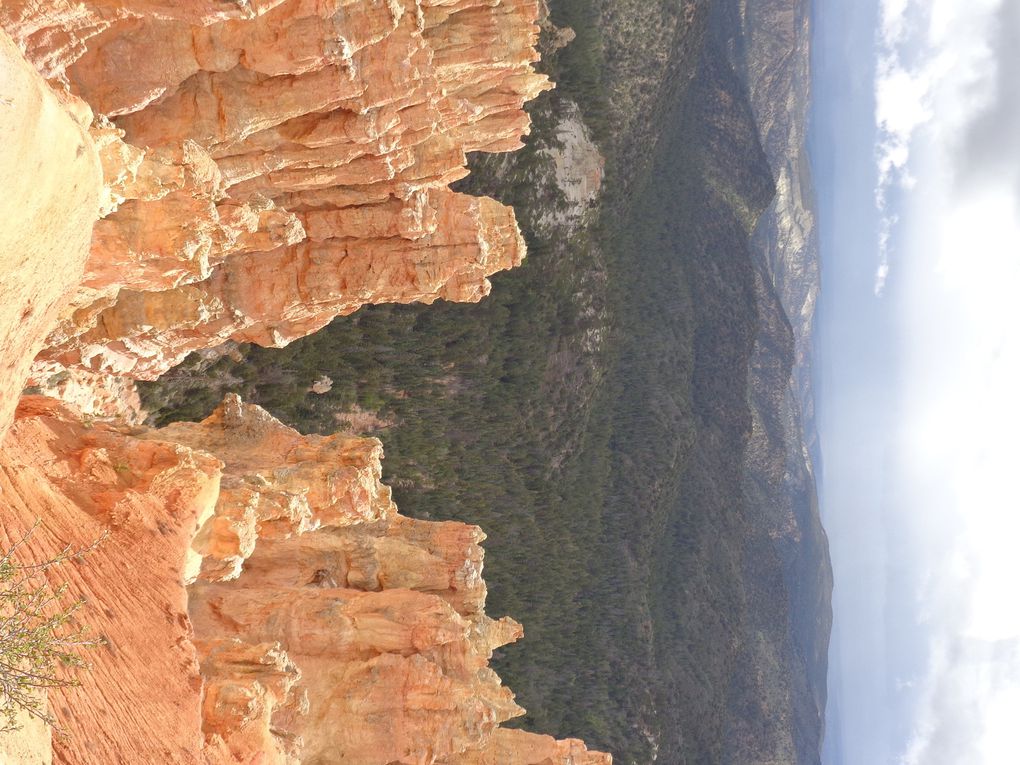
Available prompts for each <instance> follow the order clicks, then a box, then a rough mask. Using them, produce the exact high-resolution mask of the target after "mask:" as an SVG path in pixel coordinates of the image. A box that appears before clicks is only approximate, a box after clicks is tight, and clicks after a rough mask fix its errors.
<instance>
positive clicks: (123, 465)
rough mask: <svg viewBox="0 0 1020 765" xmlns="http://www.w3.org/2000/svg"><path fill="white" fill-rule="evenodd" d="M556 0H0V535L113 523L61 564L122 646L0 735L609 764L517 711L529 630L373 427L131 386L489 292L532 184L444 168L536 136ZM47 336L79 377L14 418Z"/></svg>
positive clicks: (151, 749)
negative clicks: (192, 405) (407, 305)
mask: <svg viewBox="0 0 1020 765" xmlns="http://www.w3.org/2000/svg"><path fill="white" fill-rule="evenodd" d="M538 8H539V4H538V0H245V1H244V2H238V1H237V0H184V1H183V2H169V1H166V0H162V1H161V0H87V1H86V2H81V1H80V0H74V1H73V2H72V1H71V0H43V1H42V2H39V0H4V2H3V4H2V5H0V28H2V30H3V31H0V77H2V78H3V84H4V88H3V94H4V95H3V96H2V97H0V128H2V129H3V134H4V137H5V141H4V144H3V146H2V148H0V180H3V181H4V184H5V187H6V188H8V189H11V190H12V191H11V192H10V193H8V194H7V195H6V196H5V199H4V201H3V202H2V203H0V204H4V205H7V206H8V207H10V215H9V216H8V217H9V218H11V219H12V220H13V221H14V224H13V225H11V226H8V227H6V228H5V229H4V231H3V232H2V233H0V265H2V266H3V270H4V280H3V282H2V283H0V298H3V300H0V339H2V341H3V359H2V361H0V363H2V364H3V366H2V367H0V394H3V400H4V401H5V402H10V405H9V409H10V410H11V411H8V410H0V436H3V435H4V431H5V430H7V429H8V424H9V421H10V420H11V419H12V418H13V420H14V421H13V424H12V425H10V428H9V431H8V432H7V433H6V436H5V437H4V440H3V441H2V443H0V545H3V546H4V548H5V549H6V548H7V547H10V546H11V545H12V544H13V543H15V542H16V541H17V540H20V539H22V538H24V537H25V536H26V534H29V531H30V530H31V529H33V527H34V526H35V524H36V522H37V519H38V522H39V526H38V528H35V530H34V531H32V533H31V535H30V538H29V540H28V543H27V544H26V545H25V547H24V548H23V550H22V552H23V553H24V555H25V556H27V557H29V558H30V559H32V560H45V559H47V558H52V557H54V556H55V555H57V554H59V553H60V552H61V551H63V550H65V549H66V548H67V547H68V546H70V548H71V549H84V548H89V547H90V546H92V545H93V543H95V542H96V541H97V540H100V542H99V544H98V545H97V546H96V549H94V550H92V551H91V552H90V553H89V554H88V555H86V556H84V557H83V558H82V559H77V558H75V559H71V560H68V561H67V562H66V564H65V565H62V566H60V567H57V568H56V569H51V570H49V571H48V572H47V574H46V575H47V576H52V577H54V579H55V583H56V582H57V581H61V582H63V581H67V582H68V584H69V588H70V591H71V592H72V593H74V594H76V595H80V596H83V597H85V598H86V599H87V600H88V601H89V606H88V607H87V608H86V610H85V611H84V612H83V613H84V614H85V618H86V619H87V621H88V623H89V624H90V625H91V626H92V628H93V631H94V632H95V633H97V634H98V635H99V636H101V637H102V638H103V639H104V641H105V643H104V645H103V646H102V647H100V648H97V649H95V650H94V651H93V652H92V653H91V655H90V656H89V658H90V659H91V661H92V665H93V666H92V669H91V671H89V672H88V673H87V674H86V676H85V677H84V678H83V679H84V682H85V687H84V688H83V689H82V690H74V689H54V690H52V691H51V693H50V697H49V705H50V709H51V711H52V713H53V714H54V716H55V718H56V720H57V722H58V723H59V724H60V725H61V727H62V728H63V729H64V732H65V733H66V735H65V736H61V737H57V738H55V739H54V741H53V742H52V753H50V752H47V751H36V750H33V749H32V746H33V745H32V743H31V742H32V741H39V742H40V743H39V744H38V746H39V747H42V748H43V749H45V748H46V747H47V746H49V743H48V739H47V738H46V737H45V736H40V737H38V739H36V738H31V737H30V738H26V739H22V740H19V741H18V742H17V747H14V745H13V744H12V746H11V747H8V748H7V750H6V751H5V756H7V757H8V760H10V761H11V762H22V763H29V762H33V763H34V762H47V761H49V759H50V754H52V760H53V761H55V762H60V763H69V764H77V763H81V764H87V765H93V764H94V765H109V764H110V763H143V762H144V763H151V762H158V763H180V764H181V765H200V764H201V765H221V764H222V765H241V764H242V763H243V764H244V765H255V764H256V763H257V764H258V765H274V764H279V765H284V764H287V765H290V764H292V763H316V764H322V763H333V762H351V763H359V764H361V765H373V764H375V763H378V765H392V764H393V763H407V765H412V764H413V765H424V764H426V763H444V764H446V765H453V764H454V763H464V764H465V765H467V764H471V763H479V764H481V763H501V764H506V765H513V764H514V763H522V764H523V765H556V764H557V763H564V765H566V764H567V763H573V764H574V765H577V764H578V763H581V764H585V765H588V764H595V763H598V764H599V765H601V764H603V763H607V762H608V761H609V758H608V756H607V755H600V754H596V753H589V752H587V750H586V749H585V748H584V745H583V744H582V743H581V742H578V741H565V742H557V741H554V740H553V739H551V738H549V737H545V736H536V735H533V734H527V733H522V732H519V731H508V730H503V729H501V728H500V727H499V725H500V723H502V722H503V721H505V720H507V719H509V718H511V717H513V716H515V715H518V714H520V713H521V712H522V710H521V709H520V708H519V707H518V706H517V705H516V704H515V703H514V701H513V695H512V693H511V692H510V691H509V690H507V689H505V688H503V687H502V685H501V684H500V681H499V678H498V677H496V675H495V674H494V673H493V672H492V671H491V670H490V669H489V668H488V662H489V659H490V658H491V656H492V652H493V650H494V649H496V648H497V647H499V646H502V645H505V644H506V643H508V642H512V641H514V640H517V639H518V638H520V637H521V635H522V631H521V628H520V625H518V624H517V623H515V622H513V621H512V620H511V619H508V618H504V619H501V620H498V621H497V620H493V619H490V618H489V617H488V616H486V615H485V612H484V605H485V596H486V590H485V583H484V581H483V580H482V577H481V572H482V555H483V554H482V549H481V547H480V546H479V544H480V542H481V541H482V539H483V538H484V535H483V534H482V532H481V531H480V530H479V529H477V528H475V527H473V526H466V525H464V524H459V523H435V522H424V521H415V520H411V519H407V518H402V517H400V516H399V515H397V513H396V508H395V507H394V505H393V502H392V500H391V497H390V491H389V489H388V488H387V487H385V486H383V485H382V484H381V483H380V476H381V468H380V462H379V461H380V459H381V457H382V446H381V444H380V443H379V442H378V441H376V440H373V439H362V438H348V437H341V436H332V437H322V436H302V435H300V434H299V433H297V432H296V431H294V430H292V429H291V428H288V427H286V426H284V425H282V424H281V423H280V422H278V421H276V420H275V419H273V418H272V417H271V416H269V415H268V414H267V413H266V412H265V411H263V410H261V409H259V408H258V407H252V406H245V405H243V404H242V403H241V402H240V400H238V399H237V398H236V397H231V398H228V399H227V400H226V401H225V402H224V404H223V406H221V407H220V409H218V410H217V411H216V412H215V413H214V414H213V415H212V416H211V417H209V418H208V419H206V420H205V421H203V422H201V423H187V424H176V425H173V426H170V427H168V428H164V429H162V430H151V429H148V428H145V427H138V426H137V425H136V423H137V422H138V421H139V420H140V417H139V404H138V400H137V396H136V395H134V391H133V388H132V384H133V383H132V381H133V380H135V379H146V378H153V377H156V376H158V375H159V374H160V373H161V372H163V371H165V370H167V369H168V368H170V367H171V366H173V365H174V364H176V363H177V362H179V361H180V360H181V359H182V358H183V357H184V355H186V354H187V353H189V352H191V351H193V350H204V349H209V348H213V347H216V346H219V345H221V344H223V343H225V342H227V341H251V342H256V343H261V344H263V345H282V344H285V343H287V342H289V341H290V340H292V339H294V338H296V337H300V336H302V335H304V334H307V333H309V332H312V331H315V330H316V329H318V328H320V327H321V326H323V325H324V324H325V323H327V322H328V321H330V320H331V319H332V318H333V317H334V316H336V315H337V314H340V313H348V312H351V311H354V310H356V309H357V308H358V307H359V306H361V305H364V304H366V303H376V302H408V301H423V302H431V301H433V300H436V299H439V298H443V299H450V300H478V299H480V298H481V297H482V296H484V295H485V294H486V293H487V292H488V289H489V283H488V281H487V277H488V276H489V275H490V274H492V273H493V272H495V271H499V270H501V269H505V268H509V267H511V266H514V265H517V264H518V263H519V262H520V261H521V258H523V257H524V245H523V241H522V238H521V236H520V233H519V231H518V229H517V225H516V221H515V219H514V215H513V211H512V210H510V209H509V208H506V207H503V206H502V205H499V204H498V203H496V202H494V201H492V200H491V199H480V198H474V197H469V196H465V195H461V194H456V193H454V192H452V191H450V190H449V188H448V184H449V183H450V182H451V181H453V180H456V179H458V178H460V177H462V176H463V175H464V174H465V172H466V170H465V169H464V165H465V153H466V152H469V151H488V152H496V151H507V150H510V149H513V148H515V147H516V146H518V145H519V142H520V140H521V137H522V136H523V135H524V134H525V133H526V132H527V129H528V117H527V115H526V114H525V112H524V111H523V109H522V106H523V104H524V102H525V101H526V100H528V99H530V98H533V97H535V96H536V95H537V94H538V93H539V92H541V91H542V90H543V89H545V88H547V87H549V84H548V82H547V81H546V79H545V78H544V77H543V76H540V75H537V74H535V72H534V71H533V70H532V66H531V65H532V62H533V61H534V60H535V59H536V58H537V54H536V53H535V49H534V44H535V41H536V38H537V33H538V27H537V25H536V24H535V21H536V18H537V15H538ZM6 35H10V38H11V40H13V42H11V41H10V40H9V39H8V37H7V36H6ZM19 49H20V51H19ZM33 67H34V68H33ZM47 82H48V84H47ZM8 86H9V87H8ZM8 93H10V96H8V95H7V94H8ZM8 100H9V101H10V103H8ZM7 106H9V107H11V109H12V111H10V112H8V111H6V110H4V109H3V108H2V107H7ZM8 139H10V140H8ZM32 162H35V163H36V164H37V165H38V166H37V167H36V169H35V171H34V172H35V176H34V178H33V182H32V183H29V182H27V180H26V179H25V177H24V174H25V171H26V168H27V167H29V166H31V164H32ZM5 209H6V208H5ZM37 354H38V355H37ZM33 357H35V360H34V366H33V367H32V370H31V373H30V377H29V379H30V381H31V382H32V383H33V385H34V386H35V387H36V388H37V389H38V390H40V391H43V392H45V393H47V394H49V396H57V397H59V398H60V399H62V402H60V401H57V400H56V399H55V398H52V397H46V396H41V395H33V396H24V397H23V398H22V399H21V402H20V405H19V407H18V409H17V412H16V413H14V412H13V402H15V401H16V400H17V397H16V395H14V392H16V391H17V390H19V389H20V388H21V386H22V384H23V382H24V380H25V379H26V375H28V374H29V366H30V365H31V364H33ZM76 407H80V408H82V409H84V410H87V411H88V412H91V413H95V414H99V415H101V416H103V417H104V418H105V419H106V420H108V421H106V422H101V423H96V422H94V421H93V420H92V419H91V418H90V417H82V416H80V415H79V414H78V412H77V411H76ZM26 747H28V748H27V749H26ZM8 760H5V762H7V761H8Z"/></svg>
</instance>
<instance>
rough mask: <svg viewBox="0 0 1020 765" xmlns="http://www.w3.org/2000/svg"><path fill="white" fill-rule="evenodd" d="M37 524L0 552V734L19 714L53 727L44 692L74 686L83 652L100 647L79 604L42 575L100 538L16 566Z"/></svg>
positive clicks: (83, 665)
mask: <svg viewBox="0 0 1020 765" xmlns="http://www.w3.org/2000/svg"><path fill="white" fill-rule="evenodd" d="M38 525H39V524H38V523H36V525H35V526H33V527H32V528H31V529H30V530H29V531H28V532H27V533H26V534H25V535H24V536H23V537H22V538H21V539H20V540H19V541H18V542H16V543H15V544H14V545H13V546H12V547H11V548H10V549H9V550H7V551H5V552H0V733H6V732H10V731H13V730H16V729H17V728H18V719H17V718H18V715H19V714H20V713H22V712H27V713H28V714H29V715H31V716H32V717H35V718H37V719H39V720H42V721H44V722H46V723H47V724H50V725H53V724H54V719H53V717H52V716H51V715H50V714H49V713H48V712H47V711H46V709H45V706H44V704H45V698H44V696H43V692H44V691H45V690H46V689H48V688H62V687H67V686H75V685H78V680H77V678H76V677H75V676H74V672H75V671H76V670H80V669H85V668H87V667H88V664H87V663H86V662H85V660H84V659H83V658H82V655H81V654H82V651H83V650H85V649H88V648H90V647H94V646H96V645H98V644H99V643H100V642H101V641H99V640H97V639H93V638H89V637H88V634H87V632H88V630H87V627H85V626H83V625H80V624H78V623H77V620H76V619H75V614H76V613H77V612H78V610H79V609H80V608H81V607H82V606H83V605H84V603H85V601H84V599H78V600H75V601H73V602H72V603H70V604H68V603H67V598H66V597H65V596H66V594H67V585H66V584H63V585H60V586H58V587H53V586H51V585H50V584H49V582H48V581H47V579H46V573H47V571H49V570H50V569H51V568H53V567H55V566H59V565H61V564H62V563H65V562H66V561H68V560H75V559H79V558H81V557H82V556H83V555H85V554H87V553H89V552H91V551H92V550H94V549H95V548H96V547H97V546H98V545H99V544H100V543H101V542H102V538H100V539H99V540H97V541H96V542H94V543H93V544H91V545H90V546H89V547H87V548H85V549H83V550H79V551H77V552H75V551H74V550H73V549H72V548H71V547H66V548H65V549H64V550H62V551H61V552H60V553H59V554H58V555H56V556H55V557H53V558H51V559H49V560H46V561H43V562H42V563H35V564H22V563H19V562H18V560H17V557H16V555H17V553H18V551H19V550H20V549H21V548H23V547H24V545H25V543H26V542H27V541H28V540H29V538H30V537H31V536H32V534H33V532H34V531H35V530H36V528H38Z"/></svg>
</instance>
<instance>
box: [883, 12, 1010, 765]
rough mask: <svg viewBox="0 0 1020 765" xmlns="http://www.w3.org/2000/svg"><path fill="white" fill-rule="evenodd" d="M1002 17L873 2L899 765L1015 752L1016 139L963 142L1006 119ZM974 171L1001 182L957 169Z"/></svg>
mask: <svg viewBox="0 0 1020 765" xmlns="http://www.w3.org/2000/svg"><path fill="white" fill-rule="evenodd" d="M1015 2H1016V0H1005V2H1003V0H932V1H931V2H923V1H922V0H884V2H883V5H882V9H883V15H882V24H881V29H880V30H879V35H878V36H879V42H880V53H879V65H878V68H877V71H876V82H875V98H876V115H875V117H876V126H877V128H878V144H877V147H876V152H875V157H876V163H877V171H878V173H877V174H878V178H879V186H878V188H877V189H876V192H875V198H876V202H877V205H878V207H879V212H880V219H881V223H880V225H881V229H880V242H879V244H880V252H879V261H878V264H877V265H876V271H875V290H876V293H878V294H882V292H883V291H885V293H886V294H890V295H892V294H895V295H896V297H897V300H898V301H899V302H898V305H900V306H902V310H901V315H900V319H901V326H900V329H901V337H902V340H901V349H900V351H901V352H900V361H901V363H902V369H901V370H900V372H901V375H902V379H903V398H904V401H905V404H904V406H903V411H902V412H901V413H900V426H901V428H902V432H903V434H904V435H903V438H902V450H903V458H904V460H905V462H906V465H907V469H906V471H905V472H906V474H907V475H905V476H904V480H905V482H906V484H907V488H906V490H905V494H906V496H907V497H908V499H907V502H906V504H907V507H906V508H905V510H903V511H904V512H906V513H907V514H908V516H909V517H910V519H911V520H910V523H911V525H912V528H913V532H914V534H915V535H916V538H917V539H918V540H920V544H921V546H922V552H921V553H920V555H919V562H920V565H921V566H922V567H923V570H922V571H920V572H919V574H918V577H919V582H921V584H920V586H919V590H918V602H917V603H916V604H914V608H915V609H916V616H917V618H918V619H920V620H922V621H923V622H924V625H923V626H924V628H925V631H926V634H927V635H928V644H927V651H928V657H929V661H928V665H927V668H926V670H925V671H924V672H923V673H922V675H921V676H920V677H917V678H909V679H908V681H916V684H917V688H918V689H920V693H919V696H918V698H919V703H918V706H917V707H916V709H915V710H914V714H913V730H912V731H911V732H910V734H909V736H908V738H907V740H905V741H904V742H903V743H902V744H901V748H900V751H901V753H902V754H901V760H900V761H901V762H902V763H904V765H942V764H943V763H944V764H945V765H950V764H952V765H972V764H973V765H1000V763H1001V764H1002V765H1007V764H1008V765H1012V764H1013V763H1015V762H1018V760H1017V756H1018V755H1017V753H1018V752H1020V725H1018V724H1017V720H1018V719H1020V599H1018V597H1017V587H1018V585H1020V499H1018V498H1020V490H1018V488H1017V485H1016V479H1015V478H1014V476H1016V475H1017V474H1018V473H1020V452H1018V449H1017V443H1018V441H1020V404H1018V402H1020V187H1018V185H1017V183H1016V182H1015V181H1016V178H1017V177H1018V168H1020V140H1016V139H1015V136H1014V135H1013V131H1011V130H988V131H985V132H984V133H982V134H981V135H982V136H983V137H984V140H983V143H982V144H981V145H980V146H978V147H976V148H975V147H974V146H973V145H971V144H972V143H973V142H972V141H971V142H970V143H968V141H970V138H971V137H972V135H973V134H974V129H975V128H974V126H975V124H978V123H979V122H980V119H981V118H982V115H985V114H987V113H991V114H994V115H998V114H1000V113H1006V112H1008V113H1009V114H1012V112H1009V109H1012V106H1011V105H1010V104H1011V102H1010V98H1011V95H1010V93H1009V92H1007V91H1008V88H1005V89H1004V84H1008V83H1006V78H1010V79H1012V78H1017V77H1020V71H1013V70H1012V69H1009V68H1007V66H1006V64H1005V63H1004V62H1007V61H1009V60H1011V58H1010V57H1016V55H1017V52H1016V51H1015V50H1011V49H1009V48H1010V46H1009V45H1008V44H1007V43H1006V41H1009V40H1011V39H1013V38H1011V37H1010V35H1009V34H1006V33H1005V32H1008V31H1009V29H1006V30H1005V32H1004V27H1007V28H1008V27H1009V25H1011V24H1018V25H1020V13H1017V12H1016V11H1017V7H1016V6H1013V7H1012V8H1010V7H1009V6H1007V5H1006V4H1005V3H1015ZM1013 31H1014V32H1017V33H1018V34H1020V28H1018V29H1017V30H1013ZM1015 102H1016V103H1020V98H1017V99H1015ZM1004 104H1006V106H1004ZM1007 107H1008V108H1007ZM1004 109H1005V110H1006V112H1004V111H1003V110H1004ZM988 157H992V158H994V159H993V160H992V161H991V162H992V165H994V166H996V167H998V166H1005V167H1006V168H1007V169H1008V172H1002V173H981V174H975V173H974V172H972V171H973V170H974V168H975V167H976V163H978V162H983V161H988V159H987V158H988ZM964 180H966V182H963V181H964Z"/></svg>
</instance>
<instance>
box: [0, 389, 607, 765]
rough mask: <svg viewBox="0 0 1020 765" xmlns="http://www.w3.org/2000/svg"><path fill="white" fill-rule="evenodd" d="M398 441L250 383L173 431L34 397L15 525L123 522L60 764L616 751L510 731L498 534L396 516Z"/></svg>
mask: <svg viewBox="0 0 1020 765" xmlns="http://www.w3.org/2000/svg"><path fill="white" fill-rule="evenodd" d="M214 455H215V456H214ZM380 457H381V447H380V444H379V442H378V441H376V440H374V439H364V438H339V437H336V436H334V437H328V438H327V437H322V436H301V435H299V434H298V433H297V432H296V431H294V430H292V429H290V428H288V427H286V426H284V425H282V424H281V423H280V422H278V421H277V420H274V419H273V418H272V417H270V416H269V415H268V414H267V413H266V412H265V411H264V410H262V409H260V408H258V407H254V406H245V405H243V404H241V402H240V401H239V400H237V399H236V398H235V397H231V398H228V399H227V400H226V401H225V402H224V404H223V406H221V407H220V408H219V409H218V410H217V411H216V412H215V413H214V414H213V415H212V416H210V417H209V418H208V419H206V420H205V421H203V422H202V423H197V424H195V423H191V424H178V425H173V426H170V427H168V428H165V429H162V430H155V431H154V430H148V429H145V428H115V427H112V426H109V425H105V424H97V425H94V426H88V425H83V424H81V423H80V422H78V421H77V420H76V418H75V416H74V415H73V413H72V412H71V411H70V410H68V409H67V408H66V407H64V406H63V405H61V404H59V403H57V402H55V401H53V400H52V399H47V398H43V397H28V398H25V399H24V400H23V402H22V405H21V407H20V408H19V411H18V419H17V421H16V422H15V425H14V426H13V427H12V429H11V432H10V433H9V435H8V439H7V441H6V443H5V448H4V450H3V451H2V452H0V490H2V494H0V497H2V498H3V502H4V514H3V524H2V530H3V533H4V534H5V535H6V537H7V539H8V540H13V539H17V538H19V536H20V535H21V534H23V533H24V532H25V531H26V530H27V529H29V528H30V527H31V526H32V524H33V522H34V518H35V517H36V516H39V517H42V518H44V525H43V527H42V528H41V529H39V530H38V531H37V532H36V533H35V535H33V537H32V539H31V551H32V554H33V556H34V557H35V556H38V557H40V558H42V557H45V556H51V555H53V554H55V553H56V552H58V551H60V550H62V549H63V548H64V547H65V546H66V545H67V544H68V543H70V544H72V545H73V546H74V547H75V548H79V549H80V548H84V547H87V546H89V545H90V544H91V543H92V542H93V541H94V540H95V539H98V538H100V537H101V536H102V535H103V534H104V532H105V533H108V537H107V538H106V539H104V540H103V541H102V542H101V544H100V545H99V546H98V548H97V549H96V550H95V551H94V552H92V553H90V554H89V555H87V556H86V557H85V558H84V559H83V560H82V561H80V562H79V561H75V562H72V563H70V564H69V569H68V571H67V573H68V574H69V577H68V578H69V579H70V581H71V583H72V589H74V590H75V591H79V592H85V593H88V596H89V599H90V600H91V601H93V602H95V603H96V604H97V605H99V607H100V608H101V612H99V608H90V609H88V612H87V613H88V621H89V623H90V624H92V626H93V627H94V628H95V630H96V631H97V633H99V634H100V635H102V636H103V637H104V638H105V639H106V640H107V646H106V647H104V648H101V649H97V650H96V652H95V655H94V656H92V657H91V658H92V659H93V664H94V667H93V670H92V671H91V672H90V673H89V676H88V677H87V678H86V680H87V687H86V689H85V690H84V691H69V690H59V691H56V692H54V693H53V694H52V696H51V706H52V708H53V711H54V714H55V715H56V716H57V719H58V721H59V723H60V724H61V725H62V726H64V727H65V728H66V730H67V732H68V734H69V735H68V736H66V737H63V738H60V739H59V740H57V741H56V742H55V744H54V747H55V750H54V753H55V757H56V760H57V761H61V762H68V763H97V764H98V763H109V762H120V761H123V762H143V761H144V762H150V761H157V762H166V763H199V762H208V763H249V762H259V763H265V764H266V765H269V763H281V764H283V763H330V762H355V763H363V764H364V765H370V764H371V763H378V764H379V765H387V764H388V763H408V764H409V765H411V764H412V763H413V764H415V765H417V764H418V763H433V762H436V763H450V764H451V765H452V763H479V764H481V763H493V764H495V763H501V764H506V765H512V764H513V763H529V764H535V765H537V764H539V763H542V764H543V765H545V764H546V763H560V762H562V763H606V762H608V757H607V756H605V755H599V754H596V753H588V752H587V750H586V749H585V748H584V746H583V744H581V743H580V742H577V741H567V742H556V741H554V740H553V739H551V738H549V737H547V736H535V735H533V734H525V733H522V732H520V731H503V730H502V729H500V728H499V724H500V723H501V722H503V721H505V720H507V719H510V718H511V717H514V716H516V715H518V714H521V713H522V712H523V710H521V709H520V708H519V707H518V706H517V705H516V704H515V703H514V701H513V695H512V694H511V693H510V691H509V690H507V689H506V688H503V687H502V685H501V684H500V681H499V678H498V677H497V676H496V675H495V674H494V673H493V672H492V671H491V670H490V669H488V662H489V659H490V658H491V655H492V651H493V650H494V649H495V648H497V647H499V646H501V645H504V644H506V643H508V642H512V641H514V640H517V639H519V638H520V637H521V634H522V631H521V628H520V625H518V624H516V623H515V622H513V621H512V620H510V619H506V618H504V619H501V620H499V621H496V620H493V619H490V618H489V617H487V616H486V615H485V613H484V606H485V594H486V593H485V583H484V581H483V580H482V576H481V573H482V557H483V553H482V549H481V547H479V543H480V542H481V541H482V539H484V535H483V534H482V532H481V531H480V530H479V529H478V528H476V527H473V526H466V525H464V524H460V523H452V522H449V523H440V522H431V521H418V520H412V519H409V518H403V517H401V516H399V515H397V514H396V511H395V508H394V507H393V504H392V502H391V500H390V496H389V490H388V489H387V488H386V487H385V486H383V485H382V484H381V483H380V482H379V475H380V465H379V460H380ZM8 543H9V542H8ZM55 575H56V576H63V575H65V572H64V571H60V572H58V573H56V574H55ZM186 582H193V584H191V586H190V587H188V588H187V590H186V589H185V583H186ZM139 739H145V742H146V744H145V746H144V747H143V746H142V745H141V744H139V743H138V741H139ZM146 757H147V758H148V759H145V758H146Z"/></svg>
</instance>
